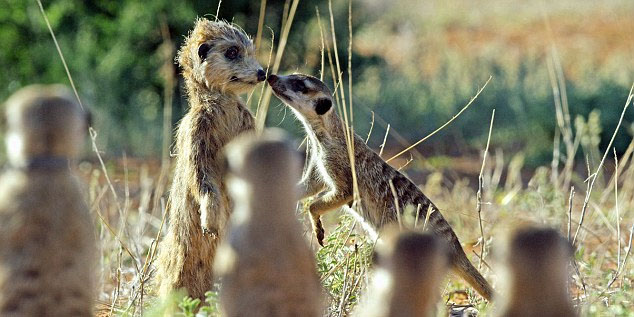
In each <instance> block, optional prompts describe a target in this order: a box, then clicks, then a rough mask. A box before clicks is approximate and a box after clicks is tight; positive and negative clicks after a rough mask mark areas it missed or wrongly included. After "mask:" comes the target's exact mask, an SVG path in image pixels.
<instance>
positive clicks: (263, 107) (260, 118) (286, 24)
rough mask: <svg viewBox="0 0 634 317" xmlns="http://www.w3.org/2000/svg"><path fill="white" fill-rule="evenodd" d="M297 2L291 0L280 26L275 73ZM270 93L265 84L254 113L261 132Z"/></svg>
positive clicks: (280, 59)
mask: <svg viewBox="0 0 634 317" xmlns="http://www.w3.org/2000/svg"><path fill="white" fill-rule="evenodd" d="M298 4H299V0H293V3H292V4H291V8H290V11H289V14H288V18H287V19H285V20H284V21H283V22H284V25H283V27H282V35H281V36H280V42H279V43H278V46H277V51H276V52H275V61H274V62H273V69H272V73H277V71H278V70H279V68H280V63H281V62H282V56H283V55H284V49H285V48H286V42H287V40H288V34H289V32H290V30H291V26H292V25H293V18H294V17H295V11H297V5H298ZM271 94H272V91H271V87H269V86H267V87H266V89H265V91H264V97H263V99H262V103H261V104H260V105H259V106H258V109H257V112H256V114H255V128H256V130H257V131H260V132H261V131H262V130H263V129H264V124H265V123H266V114H267V112H268V109H269V103H270V101H271Z"/></svg>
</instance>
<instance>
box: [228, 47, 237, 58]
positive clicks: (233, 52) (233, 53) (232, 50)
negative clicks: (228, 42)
mask: <svg viewBox="0 0 634 317" xmlns="http://www.w3.org/2000/svg"><path fill="white" fill-rule="evenodd" d="M225 57H226V58H227V59H228V60H234V59H236V58H238V48H237V47H235V46H232V47H230V48H228V49H227V50H226V51H225Z"/></svg>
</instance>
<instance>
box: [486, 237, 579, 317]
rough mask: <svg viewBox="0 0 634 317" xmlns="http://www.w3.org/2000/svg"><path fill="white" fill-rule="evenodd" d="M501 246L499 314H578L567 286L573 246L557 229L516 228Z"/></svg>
mask: <svg viewBox="0 0 634 317" xmlns="http://www.w3.org/2000/svg"><path fill="white" fill-rule="evenodd" d="M503 249H504V254H503V257H504V261H503V262H504V265H505V269H504V273H505V278H504V279H503V282H504V284H505V292H503V293H502V294H505V297H503V298H501V299H500V301H502V300H504V302H502V303H501V309H500V311H499V312H498V314H497V315H498V316H520V317H522V316H553V317H554V316H563V317H565V316H577V313H576V311H575V309H574V307H573V305H572V302H571V300H570V297H569V295H568V290H567V285H568V284H567V283H568V277H569V274H568V266H569V265H570V259H571V256H572V246H571V245H570V244H569V243H568V241H567V240H565V239H564V238H563V237H561V235H559V233H558V232H557V231H556V230H554V229H544V228H523V229H520V230H517V231H516V232H515V233H513V235H512V237H511V238H510V239H509V240H508V241H507V243H506V245H505V246H504V247H503Z"/></svg>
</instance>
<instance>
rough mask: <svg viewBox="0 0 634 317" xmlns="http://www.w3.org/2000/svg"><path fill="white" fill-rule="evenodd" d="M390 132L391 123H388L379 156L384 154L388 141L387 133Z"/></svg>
mask: <svg viewBox="0 0 634 317" xmlns="http://www.w3.org/2000/svg"><path fill="white" fill-rule="evenodd" d="M389 133H390V124H389V123H388V124H387V129H385V136H383V143H381V147H380V148H379V156H382V155H383V149H385V142H387V135H388V134H389Z"/></svg>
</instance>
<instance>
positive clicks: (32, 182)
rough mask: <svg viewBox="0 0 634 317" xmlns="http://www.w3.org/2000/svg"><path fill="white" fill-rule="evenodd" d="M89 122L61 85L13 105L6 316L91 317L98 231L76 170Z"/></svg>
mask: <svg viewBox="0 0 634 317" xmlns="http://www.w3.org/2000/svg"><path fill="white" fill-rule="evenodd" d="M87 118H88V116H87V113H86V112H84V110H82V109H81V107H80V106H79V104H78V103H77V102H75V101H74V97H73V95H72V94H71V93H70V91H69V90H68V89H67V88H65V87H64V86H61V85H51V86H41V85H33V86H29V87H26V88H23V89H21V90H19V91H18V92H16V93H15V94H14V95H13V96H12V97H10V98H9V100H7V102H6V119H7V134H6V143H7V154H8V159H9V165H10V167H9V168H8V169H7V171H6V172H5V173H4V174H3V175H2V177H1V178H0V316H92V312H93V308H92V306H93V304H94V303H93V300H94V290H95V286H96V285H95V277H94V269H95V267H94V265H95V260H96V258H95V256H96V252H95V249H96V245H95V236H94V228H93V223H92V219H91V217H90V215H89V211H88V206H87V205H86V203H85V201H84V198H83V197H82V194H81V191H80V187H79V184H78V182H77V179H76V178H75V176H74V175H73V173H72V172H71V166H70V164H71V162H72V160H73V159H75V158H76V157H77V155H78V154H79V152H80V150H81V148H82V145H83V138H84V137H85V133H86V130H87V127H88V124H87V123H88V121H87Z"/></svg>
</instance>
